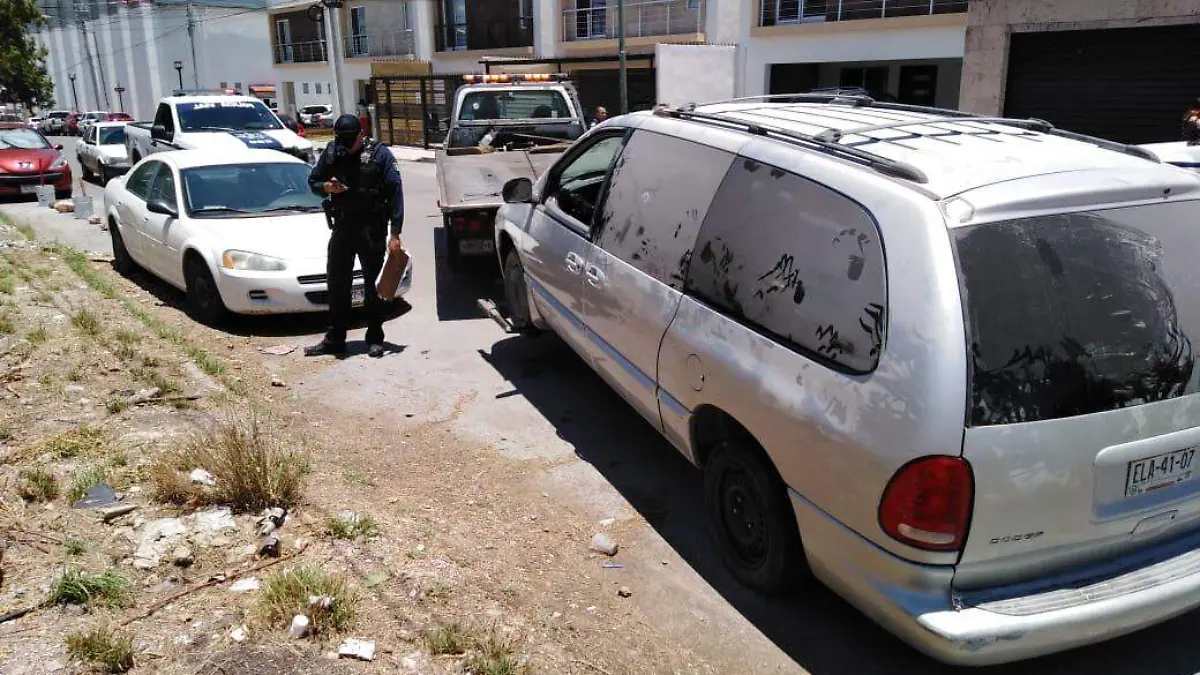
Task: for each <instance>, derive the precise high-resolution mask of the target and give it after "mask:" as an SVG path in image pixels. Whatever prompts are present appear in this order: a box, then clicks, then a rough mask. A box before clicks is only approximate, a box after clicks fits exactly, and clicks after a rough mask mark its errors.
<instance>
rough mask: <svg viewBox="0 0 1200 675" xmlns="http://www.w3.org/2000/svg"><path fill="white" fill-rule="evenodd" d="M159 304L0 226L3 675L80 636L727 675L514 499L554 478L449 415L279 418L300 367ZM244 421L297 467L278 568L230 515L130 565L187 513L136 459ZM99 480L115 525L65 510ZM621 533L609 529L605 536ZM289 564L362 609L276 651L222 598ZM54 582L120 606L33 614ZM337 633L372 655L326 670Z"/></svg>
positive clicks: (538, 498) (548, 513)
mask: <svg viewBox="0 0 1200 675" xmlns="http://www.w3.org/2000/svg"><path fill="white" fill-rule="evenodd" d="M6 280H7V281H6ZM161 305H162V303H161V302H159V301H158V300H156V299H155V297H154V296H153V295H151V294H149V293H147V292H146V291H144V290H143V289H141V288H140V287H138V286H137V285H135V284H133V283H130V282H129V281H127V280H125V279H122V278H120V277H118V276H117V275H115V274H113V273H112V272H111V270H110V268H109V265H108V264H107V263H105V262H104V261H93V260H88V259H87V258H85V257H84V256H82V255H80V254H78V253H73V252H71V251H70V250H68V249H63V248H58V247H44V246H39V245H38V244H36V243H34V242H31V241H28V240H27V239H26V238H25V237H24V236H23V235H22V233H20V232H18V231H17V230H16V229H15V228H13V227H6V226H4V225H3V224H0V486H2V491H0V528H3V530H4V532H5V538H6V543H7V549H6V552H5V554H4V557H3V570H4V577H3V585H2V587H0V614H5V613H8V612H13V611H17V610H23V609H27V608H31V607H33V608H35V609H34V611H33V612H31V613H30V614H28V615H26V616H24V617H22V618H19V619H16V620H13V621H7V622H4V623H0V672H3V673H5V674H6V675H24V674H33V673H74V672H86V671H88V670H89V665H88V664H85V663H82V662H80V661H79V660H78V659H72V658H71V656H70V655H69V654H68V652H67V649H66V647H65V644H64V637H65V636H66V635H68V634H70V633H73V632H77V631H82V630H87V629H90V628H92V627H95V626H109V627H114V628H117V629H119V630H121V631H124V632H126V633H127V634H128V635H130V636H132V639H133V648H134V656H133V661H134V669H133V672H160V673H213V674H216V673H222V674H224V675H233V674H241V673H246V674H249V673H255V674H259V675H263V674H269V673H308V672H322V673H326V672H356V673H372V672H381V673H382V672H389V673H391V672H410V673H451V672H463V671H472V670H474V671H477V672H480V673H481V674H482V673H483V672H487V673H489V675H491V674H492V673H495V675H500V674H502V673H507V672H538V673H599V674H600V675H605V673H608V674H610V675H615V674H616V673H709V672H732V671H731V670H729V669H726V668H721V667H719V664H713V663H709V662H706V661H705V659H704V658H703V657H700V656H698V655H696V654H693V653H690V652H689V651H687V650H681V649H679V648H678V645H676V644H671V640H669V639H667V638H666V636H665V635H664V634H663V633H662V632H661V631H660V629H659V626H657V625H655V624H656V622H654V621H653V620H650V619H648V618H647V617H646V616H644V615H643V614H642V612H640V611H639V610H638V608H637V605H636V604H635V603H634V602H632V601H630V599H629V597H628V595H629V594H630V593H632V592H633V591H632V590H631V589H628V588H623V587H622V583H623V582H622V581H621V579H622V577H621V576H620V575H619V574H618V572H619V570H620V568H619V567H615V566H614V565H617V564H619V563H613V562H610V561H611V560H619V559H620V556H619V555H618V556H617V557H616V558H612V559H610V558H608V557H606V556H603V555H601V554H598V553H595V552H591V551H589V550H588V547H587V542H588V541H589V540H590V538H591V536H592V535H593V533H594V532H596V531H597V530H601V529H604V528H605V526H603V525H597V523H596V522H595V521H594V520H593V519H591V518H590V517H589V516H587V515H586V514H576V513H572V511H571V510H570V509H569V508H566V507H564V506H563V504H562V503H561V501H559V500H556V499H554V498H552V496H551V495H550V494H548V493H546V492H543V491H542V488H540V487H539V486H538V485H536V484H533V483H532V482H530V481H529V480H528V478H529V476H530V475H531V474H532V473H533V472H534V471H535V470H545V469H547V468H553V467H548V466H543V465H545V464H547V463H548V462H552V461H553V460H539V459H536V458H533V459H530V458H524V459H512V458H505V457H504V456H503V455H501V454H497V453H496V452H494V450H492V448H490V447H488V446H487V445H485V444H482V443H480V442H478V441H475V440H471V439H465V438H461V437H458V436H456V435H455V434H454V433H453V432H452V431H451V430H450V422H452V421H453V419H454V416H455V415H456V414H457V411H451V413H450V415H449V416H447V417H446V419H444V420H435V421H432V422H422V423H418V424H407V425H406V424H405V423H404V420H405V419H406V418H405V417H402V416H400V415H396V416H395V418H388V419H382V418H380V419H375V420H369V422H370V423H368V424H352V425H347V424H345V423H344V422H339V420H343V419H344V417H343V416H340V415H339V414H337V412H336V411H335V410H333V409H332V408H326V407H324V406H320V405H316V406H314V405H312V404H311V402H308V403H304V404H301V402H300V401H298V400H297V398H296V396H295V394H294V393H293V392H291V391H290V386H289V385H288V384H287V380H288V379H289V378H292V377H303V376H304V372H303V368H304V364H303V362H298V361H295V360H291V361H286V362H282V363H284V364H285V365H280V363H281V362H280V361H278V360H277V361H274V362H272V361H269V360H266V359H264V356H263V354H262V353H261V352H260V351H259V349H260V348H262V347H264V346H267V347H269V346H270V345H271V343H272V342H273V341H272V340H259V339H245V338H236V337H223V338H219V337H214V335H215V334H212V333H206V331H202V330H195V325H194V324H192V323H191V321H190V320H189V319H187V318H186V317H185V316H182V315H180V314H179V313H178V312H167V311H163V308H162V307H161ZM274 342H278V341H277V340H276V341H274ZM286 364H292V365H290V366H288V365H286ZM268 366H269V367H268ZM155 390H157V391H155ZM140 399H147V400H140ZM247 415H253V416H254V417H256V418H257V419H258V420H259V421H260V424H261V425H262V426H263V428H264V429H266V430H267V432H268V433H269V434H270V435H271V436H272V437H274V438H275V439H277V440H278V441H279V442H280V443H281V444H283V445H285V446H287V447H288V448H289V449H291V450H294V451H295V452H297V453H299V454H301V455H302V456H303V457H304V458H305V459H306V460H307V463H308V466H309V467H310V473H309V474H308V475H307V490H306V492H305V494H304V497H303V500H302V502H301V503H300V504H299V505H298V506H297V507H296V508H294V509H292V511H291V512H290V513H289V514H288V516H287V521H286V523H285V525H284V526H283V527H282V528H280V530H279V531H278V533H277V534H279V535H280V538H281V540H282V542H281V543H282V545H281V550H282V551H283V556H284V559H283V560H279V559H275V558H270V557H267V558H262V557H260V556H258V555H256V553H255V549H256V547H257V545H258V544H259V543H260V542H261V540H262V537H260V536H258V533H257V532H256V531H255V528H256V522H257V521H258V514H257V513H248V514H239V515H237V516H236V518H235V519H234V523H235V525H234V526H233V527H231V528H229V529H226V530H223V531H221V532H220V534H219V536H214V537H206V538H201V537H197V536H194V532H193V533H192V534H189V535H187V537H185V538H183V539H179V540H177V541H176V544H179V545H185V546H187V547H188V548H190V549H191V552H192V554H193V555H192V558H194V561H193V560H189V562H190V565H188V566H185V567H184V566H177V565H174V564H172V561H171V560H170V559H169V558H170V556H171V555H173V554H169V555H167V556H166V557H165V558H164V559H163V560H162V562H161V563H160V564H158V565H157V566H155V567H153V568H152V569H142V568H139V567H138V566H136V565H135V563H136V562H137V557H136V556H135V555H134V552H135V549H136V548H137V543H138V541H139V538H142V537H143V535H144V533H145V532H146V531H147V530H148V529H151V528H152V527H153V526H154V524H155V523H157V522H160V521H161V520H162V519H170V518H182V519H183V520H182V521H181V522H188V523H193V522H198V521H195V519H196V517H197V516H196V511H195V509H190V508H182V507H178V506H172V505H169V504H162V503H158V502H157V501H155V499H154V498H153V494H152V493H153V486H152V481H151V480H150V474H151V472H152V466H153V465H154V463H155V461H156V460H157V459H159V458H160V457H162V456H163V455H164V454H165V453H169V452H171V451H172V450H173V449H175V448H178V447H180V445H181V444H183V443H185V442H186V441H187V440H188V439H190V438H193V437H195V436H196V434H200V433H203V432H204V431H205V430H206V429H211V428H212V427H213V426H214V425H216V424H219V423H222V422H226V421H229V420H232V419H244V418H245V417H246V416H247ZM408 417H412V416H411V415H409V416H408ZM535 465H536V466H535ZM31 468H39V469H43V470H44V471H46V472H48V473H50V474H51V475H52V476H53V477H54V480H55V482H57V484H58V485H59V492H60V494H59V495H58V496H57V497H56V498H53V499H48V500H46V501H38V500H30V499H27V498H23V497H22V496H21V494H20V492H21V490H22V486H23V485H24V484H25V483H26V482H27V478H26V477H24V476H23V474H22V472H23V471H28V470H29V469H31ZM98 472H99V473H98ZM447 476H453V477H454V480H453V481H447V479H446V477H447ZM97 477H102V478H104V479H105V480H106V482H107V484H109V485H111V487H112V488H114V489H115V490H116V492H117V493H118V494H119V496H120V497H121V501H120V504H130V505H135V506H136V507H137V508H136V510H134V511H133V512H132V513H128V514H125V515H121V516H119V517H116V518H114V519H112V520H111V521H109V522H103V521H102V519H101V517H100V515H99V513H98V512H97V511H96V510H94V509H75V508H71V504H70V501H69V499H68V496H67V493H69V492H70V491H71V489H72V488H73V487H75V488H76V492H79V491H81V490H82V488H83V487H87V485H84V483H86V484H88V485H90V484H91V483H94V482H95V479H96V478H97ZM77 486H79V487H77ZM346 509H352V510H354V511H356V512H358V513H359V514H360V518H361V517H362V516H370V517H371V518H373V519H374V521H375V523H376V524H377V528H376V529H377V533H373V534H369V536H365V537H363V536H360V537H357V538H355V539H350V540H347V539H335V538H334V537H332V536H331V535H330V533H329V532H328V531H327V528H326V522H327V521H328V520H329V519H330V518H338V517H340V514H341V513H342V512H343V511H344V510H346ZM621 528H622V525H621V524H616V525H611V526H608V529H609V530H611V532H610V534H611V536H613V538H615V539H617V540H618V541H620V540H622V539H623V534H624V533H623V532H622V530H621ZM193 530H194V531H195V530H196V528H195V527H193ZM301 545H306V547H305V548H303V550H302V551H299V549H298V547H299V546H301ZM605 563H608V565H607V566H606V565H605ZM663 564H664V565H665V564H666V561H663ZM263 565H267V566H268V567H266V568H265V569H262V570H258V571H255V572H252V573H249V574H245V571H246V570H250V569H252V568H256V567H258V566H263ZM294 565H311V566H315V567H318V568H320V569H321V570H324V571H326V572H329V573H332V574H334V575H343V576H344V577H345V578H346V579H348V580H349V583H350V586H351V587H352V588H353V589H354V590H355V592H357V593H358V594H359V596H360V597H361V602H360V603H359V605H358V607H357V611H356V612H355V616H354V618H353V622H352V624H351V626H350V627H349V628H347V629H346V630H345V631H343V632H341V633H334V634H328V635H324V636H320V637H316V638H305V639H292V638H289V637H288V635H287V628H288V626H287V624H286V622H275V623H274V624H272V623H269V622H266V621H264V620H263V619H262V614H261V611H260V608H259V605H260V601H259V597H260V596H261V595H262V593H263V591H261V590H260V591H256V592H249V593H244V594H240V593H234V592H232V591H231V587H232V586H233V585H234V583H235V581H236V580H238V579H245V578H247V577H253V578H255V579H260V580H265V579H266V578H268V577H269V576H270V575H271V574H273V573H276V572H278V571H280V570H283V569H287V568H289V567H290V566H294ZM66 570H75V571H77V570H83V571H86V572H89V573H102V572H105V571H114V572H116V573H117V574H118V575H120V576H121V577H122V578H123V579H125V580H126V581H127V582H128V585H129V587H130V588H131V589H132V598H131V599H130V600H128V601H127V602H126V603H124V606H105V605H104V603H94V604H92V605H90V606H85V607H80V606H76V605H69V604H67V605H52V606H44V604H45V601H46V599H47V597H49V594H50V592H51V587H52V586H55V585H56V579H57V578H59V577H60V576H61V575H62V574H64V571H66ZM239 574H241V575H242V576H240V577H239V576H238V575H239ZM222 575H223V577H222ZM222 578H224V579H225V580H224V581H221V579H222ZM206 582H209V583H210V585H208V586H207V587H202V588H199V589H198V590H191V589H193V588H195V587H197V586H202V585H204V584H205V583H206ZM189 590H191V592H187V591H189ZM171 598H174V599H171ZM160 605H161V606H160ZM152 610H153V613H151V614H150V615H149V616H144V615H145V614H147V613H149V612H151V611H152ZM449 625H457V626H458V627H460V628H461V634H462V641H463V644H464V645H465V646H464V648H463V651H464V653H462V654H447V655H435V654H433V653H432V652H431V645H430V643H429V640H428V639H427V636H428V635H429V634H430V633H431V631H434V630H435V629H437V628H439V627H443V626H449ZM242 626H245V627H246V632H247V634H248V636H249V637H248V639H246V640H245V641H244V642H241V643H239V642H237V641H235V640H234V636H233V632H234V629H235V628H238V627H242ZM345 637H357V638H361V639H364V640H370V641H373V642H375V644H376V647H377V651H376V654H375V657H374V660H373V661H372V662H369V663H367V662H359V661H349V660H347V659H340V660H339V659H337V654H336V650H337V647H338V645H339V643H340V642H341V641H342V639H344V638H345ZM489 638H490V639H491V644H492V646H493V647H494V649H492V652H493V657H495V658H492V659H491V660H490V661H488V660H486V659H485V660H483V661H479V660H472V659H473V656H472V655H473V654H477V653H479V652H480V649H478V648H473V647H472V646H471V645H473V644H475V643H476V642H477V641H486V640H488V639H489ZM497 645H498V646H497ZM439 650H445V648H444V647H442V648H439ZM451 651H455V650H451Z"/></svg>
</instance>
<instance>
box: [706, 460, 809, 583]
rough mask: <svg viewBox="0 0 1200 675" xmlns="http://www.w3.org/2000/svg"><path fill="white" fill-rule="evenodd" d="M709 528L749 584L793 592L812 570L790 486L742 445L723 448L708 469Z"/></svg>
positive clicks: (726, 558) (724, 558)
mask: <svg viewBox="0 0 1200 675" xmlns="http://www.w3.org/2000/svg"><path fill="white" fill-rule="evenodd" d="M704 501H705V509H706V511H707V512H708V521H709V528H710V529H711V530H712V534H713V536H714V537H715V538H716V540H717V546H718V550H719V552H720V555H721V558H722V561H723V562H724V563H725V566H726V567H727V568H729V571H730V572H732V573H733V576H734V577H736V578H737V580H738V581H740V582H742V583H743V584H745V585H746V586H749V587H750V588H753V589H755V590H758V591H761V592H763V593H767V594H777V593H782V592H785V591H788V590H790V589H791V588H793V587H794V586H795V584H796V582H797V581H798V580H799V579H801V578H802V576H803V575H804V574H805V572H806V571H807V565H806V562H805V559H804V550H803V548H802V547H801V545H800V533H799V532H798V531H797V529H796V518H795V515H794V514H793V512H792V508H791V504H790V503H789V501H788V495H787V488H786V486H785V485H784V483H783V481H782V480H781V479H780V478H779V476H778V474H777V473H776V472H775V470H774V468H773V467H772V466H771V465H770V464H769V462H768V460H767V459H766V456H765V455H764V454H763V453H761V452H756V451H755V449H753V448H750V447H746V446H745V445H744V444H743V443H742V442H739V441H734V440H727V441H723V442H722V443H721V444H720V445H718V446H717V447H716V448H715V449H714V450H713V452H712V454H711V455H710V456H709V458H708V461H707V462H706V463H705V465H704Z"/></svg>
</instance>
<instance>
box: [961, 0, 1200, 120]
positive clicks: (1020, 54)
mask: <svg viewBox="0 0 1200 675" xmlns="http://www.w3.org/2000/svg"><path fill="white" fill-rule="evenodd" d="M967 23H968V27H967V40H966V61H965V65H964V73H963V92H962V104H963V108H964V109H966V110H970V111H973V112H978V113H982V114H987V115H998V114H1004V115H1008V116H1013V117H1038V118H1042V119H1046V120H1049V121H1051V122H1053V123H1054V124H1056V125H1058V126H1061V127H1063V128H1066V129H1072V130H1075V131H1079V132H1083V133H1089V134H1094V135H1097V136H1102V137H1106V138H1112V139H1115V140H1120V141H1125V142H1130V143H1149V142H1165V141H1177V140H1180V120H1181V118H1182V116H1183V113H1184V111H1185V110H1186V109H1187V108H1188V107H1189V106H1190V105H1192V104H1193V103H1194V102H1195V101H1196V99H1197V97H1200V1H1197V0H1182V1H1181V0H1139V1H1138V2H1129V1H1126V0H972V1H971V9H970V13H969V15H968V20H967Z"/></svg>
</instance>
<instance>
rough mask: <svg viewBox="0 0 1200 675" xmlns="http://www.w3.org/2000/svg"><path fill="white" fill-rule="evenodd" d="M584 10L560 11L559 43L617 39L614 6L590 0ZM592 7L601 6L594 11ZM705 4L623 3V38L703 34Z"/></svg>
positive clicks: (689, 0) (681, 0) (679, 0)
mask: <svg viewBox="0 0 1200 675" xmlns="http://www.w3.org/2000/svg"><path fill="white" fill-rule="evenodd" d="M591 4H592V5H593V6H592V7H590V8H588V9H565V10H563V39H564V40H566V41H568V42H574V41H577V40H613V39H616V37H617V27H618V26H619V24H618V23H617V3H616V2H615V0H614V1H613V2H610V3H599V2H596V0H592V3H591ZM595 5H602V6H600V7H596V6H595ZM704 5H705V0H641V1H638V0H632V1H630V2H626V3H625V37H652V36H659V35H682V34H691V33H703V32H704V10H705V7H704Z"/></svg>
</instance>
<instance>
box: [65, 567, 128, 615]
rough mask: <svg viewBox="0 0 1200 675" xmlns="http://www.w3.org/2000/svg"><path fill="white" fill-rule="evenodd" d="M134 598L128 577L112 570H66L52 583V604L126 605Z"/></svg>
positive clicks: (87, 605)
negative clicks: (96, 571) (98, 571)
mask: <svg viewBox="0 0 1200 675" xmlns="http://www.w3.org/2000/svg"><path fill="white" fill-rule="evenodd" d="M132 597H133V590H132V587H131V586H130V584H129V580H128V579H126V578H125V577H123V576H121V575H120V574H118V573H117V572H115V571H113V570H107V571H104V572H101V573H99V574H93V573H91V572H85V571H83V570H79V569H67V570H64V571H63V573H62V575H61V576H59V577H58V578H57V579H55V580H54V583H53V584H51V586H50V597H49V598H47V599H46V602H47V604H51V605H81V606H83V607H89V608H90V607H94V606H97V605H103V606H105V607H124V606H126V605H127V604H129V601H130V599H132Z"/></svg>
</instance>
